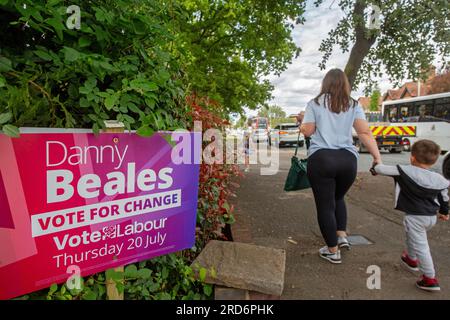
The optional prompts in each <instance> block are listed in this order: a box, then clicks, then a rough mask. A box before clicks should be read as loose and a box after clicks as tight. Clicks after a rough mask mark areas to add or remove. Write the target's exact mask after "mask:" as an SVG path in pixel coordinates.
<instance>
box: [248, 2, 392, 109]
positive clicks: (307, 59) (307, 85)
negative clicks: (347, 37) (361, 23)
mask: <svg viewBox="0 0 450 320" xmlns="http://www.w3.org/2000/svg"><path fill="white" fill-rule="evenodd" d="M338 2H339V1H332V0H326V1H324V3H323V4H322V5H321V6H320V7H319V8H316V7H315V6H314V5H313V1H308V4H307V7H306V13H305V18H306V22H305V23H304V24H303V25H297V26H296V27H295V29H294V30H293V34H292V36H293V39H294V42H295V44H296V45H297V46H299V47H300V48H301V49H302V52H301V54H300V56H299V57H298V58H296V59H294V60H293V61H292V64H290V65H289V67H288V69H287V70H286V71H284V72H283V73H282V74H281V75H280V76H275V75H274V76H270V77H269V80H270V82H271V83H272V84H273V85H274V87H275V90H274V91H273V93H272V95H273V96H274V99H273V100H272V101H270V102H269V104H276V105H279V106H280V107H282V108H283V110H284V111H285V112H286V114H287V115H290V114H296V113H298V112H299V111H301V110H303V109H304V107H305V106H306V103H307V102H308V101H309V100H311V99H312V98H314V97H315V96H316V95H317V94H318V93H319V91H320V86H321V81H322V78H323V77H324V75H325V73H326V72H327V71H328V70H329V69H332V68H341V69H344V67H345V64H346V62H347V59H348V57H349V52H347V53H342V52H341V51H340V49H339V48H338V47H336V48H335V50H334V51H333V54H332V56H331V57H330V59H329V60H328V63H327V68H326V69H325V70H320V69H319V66H318V65H319V62H320V61H321V59H322V53H321V52H319V46H320V43H321V41H322V40H323V39H325V38H326V37H327V34H328V32H329V31H330V30H331V29H333V28H334V27H336V25H337V23H338V22H339V20H340V18H341V17H342V16H343V12H342V11H341V9H340V8H339V6H338ZM350 48H351V47H350ZM378 84H379V87H380V89H381V92H385V91H386V90H387V89H390V88H391V87H392V86H391V84H390V83H389V81H388V80H387V77H383V78H382V79H379V82H378ZM363 89H364V88H363V86H361V87H360V88H359V90H357V91H355V92H353V93H352V96H353V97H354V98H355V99H357V98H359V97H361V96H364V94H363ZM256 113H257V111H253V110H252V111H248V112H247V115H256Z"/></svg>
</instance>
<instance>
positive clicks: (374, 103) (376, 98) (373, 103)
mask: <svg viewBox="0 0 450 320" xmlns="http://www.w3.org/2000/svg"><path fill="white" fill-rule="evenodd" d="M380 97H381V92H380V89H379V88H378V86H377V87H376V88H375V90H373V92H372V95H371V96H370V106H369V110H370V111H379V104H380Z"/></svg>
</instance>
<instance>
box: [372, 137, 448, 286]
mask: <svg viewBox="0 0 450 320" xmlns="http://www.w3.org/2000/svg"><path fill="white" fill-rule="evenodd" d="M440 153H441V149H440V147H439V146H438V145H437V144H436V143H434V142H433V141H431V140H419V141H417V142H416V143H414V144H413V146H412V148H411V159H410V161H411V165H397V166H387V165H384V164H377V165H375V166H374V168H372V170H371V171H372V174H381V175H386V176H392V177H393V178H394V180H395V209H398V210H400V211H403V212H404V213H405V217H404V220H403V224H404V226H405V231H406V251H405V252H404V253H403V255H402V256H401V260H402V263H403V264H404V265H405V266H406V267H407V268H409V269H410V270H413V271H421V273H422V277H421V279H420V280H418V281H417V282H416V285H417V287H418V288H420V289H423V290H427V291H439V290H440V287H439V283H438V281H437V279H436V274H435V270H434V264H433V259H432V257H431V252H430V247H429V245H428V239H427V231H429V230H430V229H431V228H432V227H433V226H434V225H435V224H436V221H437V216H438V217H439V219H440V220H443V221H448V220H449V216H448V213H449V206H448V201H449V197H448V187H449V181H448V180H446V179H445V178H444V177H443V176H441V175H440V174H438V173H436V172H432V171H430V170H429V169H430V167H431V166H432V165H433V164H435V163H436V161H437V160H438V158H439V155H440Z"/></svg>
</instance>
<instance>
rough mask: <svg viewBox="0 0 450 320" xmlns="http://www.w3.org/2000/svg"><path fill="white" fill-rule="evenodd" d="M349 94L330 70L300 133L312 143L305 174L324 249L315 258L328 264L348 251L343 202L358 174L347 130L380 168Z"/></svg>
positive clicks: (337, 74) (361, 115) (338, 72)
mask: <svg viewBox="0 0 450 320" xmlns="http://www.w3.org/2000/svg"><path fill="white" fill-rule="evenodd" d="M350 91H351V88H350V84H349V81H348V79H347V76H346V75H345V73H344V72H343V71H342V70H340V69H333V70H330V71H329V72H328V73H327V74H326V75H325V78H324V79H323V82H322V89H321V91H320V94H319V95H318V96H317V97H316V98H314V99H313V100H311V101H310V102H309V103H308V105H307V107H306V111H305V117H304V119H303V122H302V125H301V128H300V130H301V132H302V133H303V134H304V135H305V136H306V137H311V146H310V148H309V150H308V170H307V171H308V178H309V181H310V184H311V187H312V190H313V193H314V200H315V203H316V209H317V218H318V222H319V227H320V231H321V233H322V236H323V238H324V240H325V243H326V246H325V247H323V248H321V249H320V250H319V254H320V256H321V257H322V258H324V259H326V260H328V261H330V262H331V263H341V253H340V250H339V249H340V248H347V249H349V248H350V244H349V242H348V241H347V233H346V229H347V209H346V206H345V201H344V196H345V194H346V193H347V191H348V190H349V189H350V187H351V186H352V184H353V182H354V181H355V178H356V170H357V159H358V152H357V150H356V147H355V146H354V145H353V137H352V127H353V128H354V129H355V131H356V133H357V134H358V137H359V140H360V141H361V142H362V143H363V144H364V146H365V147H366V148H367V149H368V150H369V152H370V154H371V155H372V157H373V162H374V163H381V157H380V152H379V151H378V147H377V143H376V141H375V139H374V138H373V136H372V132H371V131H370V129H369V125H368V123H367V121H366V119H365V114H364V111H363V109H362V108H361V106H360V105H359V104H358V103H357V101H355V100H354V99H353V98H352V97H351V96H350Z"/></svg>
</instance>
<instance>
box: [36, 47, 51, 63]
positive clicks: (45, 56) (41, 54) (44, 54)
mask: <svg viewBox="0 0 450 320" xmlns="http://www.w3.org/2000/svg"><path fill="white" fill-rule="evenodd" d="M34 54H35V55H37V56H38V57H39V58H41V59H42V60H45V61H51V60H52V56H51V55H49V54H48V53H47V52H46V51H44V50H36V51H34Z"/></svg>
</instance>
